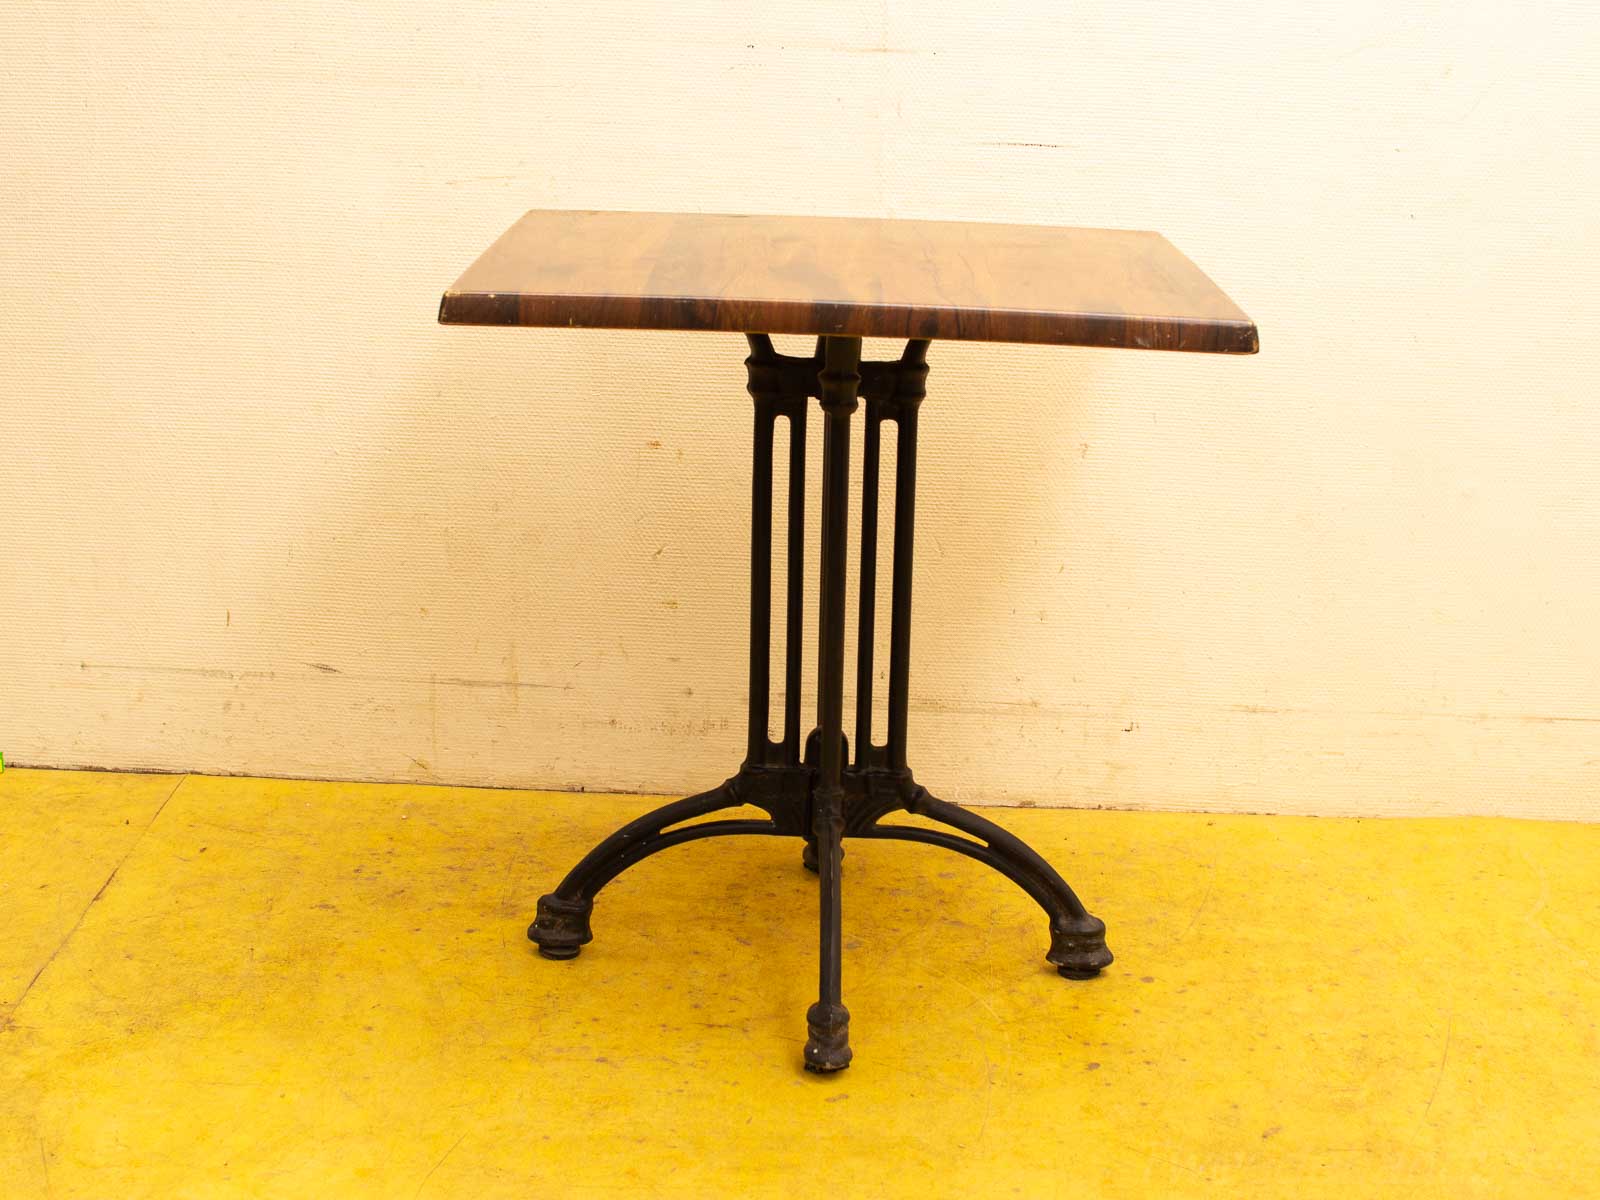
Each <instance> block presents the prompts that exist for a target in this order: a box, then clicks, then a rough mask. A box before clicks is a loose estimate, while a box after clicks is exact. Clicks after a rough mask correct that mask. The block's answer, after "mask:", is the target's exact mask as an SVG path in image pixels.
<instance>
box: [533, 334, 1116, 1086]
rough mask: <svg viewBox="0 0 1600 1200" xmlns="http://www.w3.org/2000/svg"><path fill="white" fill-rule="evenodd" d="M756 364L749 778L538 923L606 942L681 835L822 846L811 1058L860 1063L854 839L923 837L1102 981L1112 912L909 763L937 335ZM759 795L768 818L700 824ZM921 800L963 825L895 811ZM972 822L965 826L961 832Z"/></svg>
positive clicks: (560, 938) (652, 834)
mask: <svg viewBox="0 0 1600 1200" xmlns="http://www.w3.org/2000/svg"><path fill="white" fill-rule="evenodd" d="M748 340H749V345H750V355H749V357H748V358H746V359H745V367H746V370H747V371H748V374H749V391H750V395H751V398H752V399H753V400H754V402H755V440H754V461H755V471H754V478H753V481H752V487H751V544H750V699H749V719H750V727H749V731H748V740H747V749H746V755H745V761H744V765H743V766H742V767H741V768H740V770H739V773H738V774H737V775H735V776H734V777H733V778H732V779H729V780H728V781H727V782H725V783H723V784H721V785H720V786H718V787H715V788H713V789H711V790H710V791H709V792H703V793H701V794H700V795H698V796H690V797H688V798H687V799H684V800H678V801H675V802H673V803H671V804H667V805H664V806H663V807H661V808H658V809H656V810H655V811H654V812H651V813H646V814H645V815H644V816H642V817H639V818H638V819H637V820H634V821H631V822H629V823H628V824H627V825H625V826H623V827H622V828H621V829H619V830H618V831H617V832H616V833H614V834H612V835H611V836H610V837H608V838H607V839H605V841H603V842H601V843H600V844H599V845H598V846H596V847H595V848H594V849H593V850H591V851H590V852H589V853H588V854H587V855H586V856H585V857H584V858H583V860H582V861H581V862H579V863H578V865H577V866H575V867H574V868H573V869H572V870H571V871H570V872H569V873H568V874H567V877H566V878H565V879H563V880H562V881H561V884H560V886H558V887H557V888H556V890H555V891H554V892H552V893H550V894H549V895H547V896H543V897H541V898H540V900H539V910H538V915H537V917H536V919H535V920H534V922H533V924H532V926H530V927H529V929H528V936H529V937H530V938H531V939H533V941H535V942H537V943H538V945H539V950H540V953H542V954H544V955H545V956H546V957H548V958H574V957H576V956H577V954H578V951H579V949H580V948H581V947H582V946H583V945H584V944H586V943H587V942H588V941H589V940H590V937H591V934H590V930H589V915H590V913H591V911H592V910H593V908H594V897H595V894H596V893H597V892H598V891H599V890H600V889H601V888H602V887H604V886H605V885H606V884H607V883H609V882H610V881H611V880H612V879H614V878H615V877H616V876H617V875H618V874H620V873H621V872H622V871H624V870H626V869H627V868H628V867H630V866H632V865H633V864H634V863H636V862H639V861H640V860H642V859H644V858H647V857H649V856H650V855H652V854H655V853H656V852H658V851H660V850H665V849H667V848H668V847H670V846H677V845H681V844H683V843H684V842H689V841H695V840H698V839H700V838H707V837H718V836H721V835H723V834H776V835H784V836H791V837H801V838H803V839H805V842H806V855H805V862H806V865H807V866H809V867H811V868H812V869H814V870H816V871H817V873H818V875H819V877H820V884H821V895H820V918H821V919H820V922H819V924H820V930H819V932H820V937H819V947H818V948H819V951H820V955H819V959H820V961H819V970H818V999H817V1003H816V1004H814V1005H812V1006H811V1008H810V1010H809V1011H808V1012H807V1028H808V1033H809V1037H808V1040H807V1042H806V1050H805V1065H806V1067H807V1068H808V1069H810V1070H814V1071H837V1070H840V1069H842V1068H844V1067H846V1066H848V1065H849V1062H850V1044H849V1022H850V1014H849V1012H848V1011H847V1010H846V1009H845V1007H844V1003H843V987H842V978H841V967H842V961H841V960H842V952H841V951H842V937H841V929H842V922H841V888H840V874H841V859H842V856H843V839H844V838H845V837H861V838H874V839H882V840H898V841H907V842H920V843H922V844H924V845H931V846H939V847H942V848H944V849H946V850H952V851H954V852H955V853H957V854H963V855H966V856H967V857H968V858H972V859H975V860H977V861H978V862H981V863H985V864H986V865H988V866H990V867H993V868H994V869H995V870H997V871H999V872H1000V873H1001V874H1003V875H1005V876H1006V877H1007V878H1008V879H1010V880H1012V882H1014V883H1015V884H1017V886H1018V887H1020V888H1022V890H1023V891H1025V892H1026V893H1027V894H1028V895H1029V896H1031V897H1033V899H1034V900H1035V901H1036V902H1037V903H1038V904H1039V906H1040V907H1041V908H1043V909H1044V911H1045V913H1046V915H1047V916H1048V917H1049V919H1050V950H1049V952H1048V953H1047V954H1046V955H1045V958H1046V960H1047V961H1048V962H1050V963H1052V964H1054V965H1055V967H1056V969H1057V970H1058V971H1059V972H1060V973H1061V974H1062V975H1064V976H1067V977H1068V978H1071V979H1087V978H1090V977H1091V976H1093V975H1096V974H1098V973H1099V972H1100V970H1101V969H1102V968H1104V967H1105V966H1107V965H1108V964H1109V963H1110V962H1111V952H1110V951H1109V950H1108V949H1106V943H1105V925H1104V924H1103V923H1102V922H1101V921H1100V920H1099V919H1098V918H1096V917H1094V916H1091V915H1090V914H1089V913H1088V912H1087V911H1085V909H1084V907H1083V904H1082V903H1081V902H1080V901H1079V900H1078V897H1077V895H1076V894H1074V892H1073V891H1072V889H1071V888H1070V887H1069V886H1068V885H1067V883H1066V881H1065V880H1064V879H1062V878H1061V876H1060V875H1059V874H1057V873H1056V871H1055V869H1054V868H1053V867H1051V866H1050V864H1049V863H1047V862H1046V861H1045V860H1044V859H1043V858H1041V857H1040V856H1039V855H1038V854H1037V853H1036V852H1035V851H1034V850H1033V849H1031V848H1030V847H1029V846H1028V845H1027V844H1026V843H1024V842H1023V841H1022V840H1021V839H1019V838H1017V837H1016V836H1015V835H1013V834H1011V833H1008V832H1007V831H1006V830H1004V829H1002V828H1001V827H1000V826H998V825H996V824H995V823H994V822H992V821H989V820H987V819H986V818H984V817H980V816H978V815H977V814H976V813H972V812H968V811H967V810H966V809H963V808H960V807H959V806H957V805H954V804H949V803H946V802H945V801H943V800H940V799H938V798H937V797H935V796H933V795H932V794H930V793H929V792H928V791H927V789H926V788H924V787H922V786H921V785H920V784H918V783H917V782H916V781H915V780H914V779H913V777H912V774H911V771H910V769H909V768H908V767H907V765H906V727H907V717H908V712H909V708H910V670H911V574H912V553H913V537H914V529H915V503H916V484H917V466H916V457H917V413H918V408H919V405H920V404H921V402H922V399H923V396H924V393H925V383H926V380H927V374H928V367H927V361H926V359H927V351H928V343H927V341H926V340H920V339H919V340H914V341H912V342H910V343H908V344H907V346H906V348H905V352H904V353H903V354H902V355H901V357H900V358H899V359H897V360H894V361H890V362H862V361H861V339H860V338H845V337H823V338H819V339H818V340H817V347H816V351H815V352H814V353H813V354H812V355H811V356H810V357H806V358H801V357H797V356H793V355H784V354H779V353H777V351H776V350H775V349H774V348H773V345H772V339H771V338H769V337H768V336H766V335H765V334H750V335H748ZM811 397H816V398H817V399H819V400H820V401H821V406H822V412H823V479H822V571H821V580H820V585H821V591H820V593H819V596H820V600H819V605H818V631H817V634H818V636H817V643H818V650H817V727H816V728H815V729H813V730H812V731H811V733H810V735H809V736H807V737H806V738H805V739H804V741H803V742H802V739H801V736H800V670H801V666H800V664H801V637H802V629H801V625H802V619H803V601H804V588H803V582H802V580H803V574H804V547H805V433H806V411H807V408H808V404H809V399H810V398H811ZM858 398H859V399H861V400H864V401H865V402H866V435H865V439H864V444H863V460H862V483H863V492H862V497H863V498H862V529H861V554H862V561H861V593H860V596H859V597H858V607H857V646H856V714H855V716H856V731H855V736H856V745H855V757H854V763H853V764H852V763H851V761H850V748H849V741H848V739H847V738H846V737H845V735H844V711H843V709H844V606H845V557H846V550H847V545H846V543H847V540H848V526H849V520H848V518H849V513H848V511H847V510H848V500H849V462H850V417H851V414H852V413H853V412H854V411H855V409H856V407H857V403H858ZM780 416H781V417H785V418H786V419H787V420H788V421H789V505H788V508H789V515H788V531H787V535H788V545H787V552H788V553H787V567H788V569H787V579H788V583H787V594H786V597H785V600H786V603H785V606H784V607H785V630H786V640H785V654H784V719H783V737H782V739H781V740H780V741H776V742H774V741H773V740H772V739H771V737H770V736H769V734H768V718H769V716H770V713H771V682H772V681H771V670H770V662H771V649H772V646H771V636H772V633H771V630H772V490H773V438H774V429H775V424H776V421H777V418H778V417H780ZM884 421H894V422H895V424H896V426H897V429H898V435H899V436H898V438H897V440H896V453H895V505H894V548H893V563H892V567H891V571H892V578H891V596H890V613H889V695H888V728H887V730H886V735H885V742H884V744H883V745H881V746H880V745H874V744H873V742H872V692H873V686H872V684H873V680H872V668H873V650H872V641H873V635H874V632H875V628H876V612H875V602H876V584H877V558H878V485H879V470H880V465H879V457H880V453H879V452H880V446H881V428H882V423H883V422H884ZM744 805H753V806H755V807H757V808H760V809H763V810H764V811H765V812H766V813H767V816H768V819H767V820H765V821H762V820H727V819H724V820H716V821H702V822H699V823H696V824H685V822H693V821H696V820H697V819H698V818H701V817H706V816H709V815H711V814H712V813H715V812H719V811H722V810H725V809H729V808H738V807H741V806H744ZM894 812H909V813H911V814H913V815H915V816H920V817H923V818H926V819H929V820H932V821H936V822H938V823H940V824H942V825H945V826H948V827H949V828H950V829H952V830H954V831H955V832H953V833H947V832H945V831H943V830H935V829H927V828H924V827H921V826H916V825H898V824H893V823H888V824H885V823H883V822H882V821H881V818H882V817H884V816H886V815H888V814H890V813H894ZM958 835H964V836H958Z"/></svg>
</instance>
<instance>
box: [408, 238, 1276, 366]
mask: <svg viewBox="0 0 1600 1200" xmlns="http://www.w3.org/2000/svg"><path fill="white" fill-rule="evenodd" d="M439 320H440V321H442V322H444V323H446V324H460V325H544V326H554V325H559V326H571V327H576V328H597V329H702V330H723V331H726V332H730V333H805V334H835V335H847V336H859V337H907V338H952V339H961V340H970V341H985V342H1044V343H1055V344H1061V345H1079V346H1125V347H1131V348H1134V349H1141V350H1186V351H1200V352H1209V353H1224V354H1253V353H1255V351H1256V349H1257V338H1256V327H1255V325H1254V323H1253V322H1252V321H1251V320H1250V318H1249V317H1247V316H1245V314H1244V313H1243V312H1241V311H1240V309H1239V307H1238V305H1236V304H1234V302H1233V301H1232V300H1230V299H1229V298H1228V297H1227V296H1226V295H1225V294H1224V293H1223V292H1222V290H1221V289H1220V288H1218V287H1217V285H1216V284H1214V283H1212V282H1211V280H1210V279H1208V278H1207V277H1206V276H1205V274H1204V273H1203V272H1202V271H1201V270H1200V269H1199V268H1198V267H1196V266H1195V265H1194V264H1193V263H1192V262H1190V261H1189V260H1188V259H1187V258H1185V257H1184V256H1183V255H1182V254H1181V253H1179V252H1178V250H1177V249H1176V248H1174V247H1173V245H1172V244H1171V243H1170V242H1168V241H1167V240H1166V239H1165V238H1164V237H1162V236H1161V235H1160V234H1158V233H1146V232H1138V231H1131V230H1115V229H1074V228H1066V227H1053V226H1039V225H983V224H971V223H965V222H952V221H895V220H877V219H855V218H842V217H770V216H769V217H761V216H715V215H695V214H681V213H621V212H564V211H538V210H536V211H533V212H530V213H527V214H526V215H524V216H523V217H522V219H521V220H519V221H518V222H517V223H516V224H515V225H513V226H512V227H511V228H510V229H509V230H507V231H506V232H505V233H504V234H503V235H501V237H500V238H499V240H498V241H496V242H495V243H494V245H492V246H490V247H489V249H488V250H487V251H485V252H484V253H483V255H482V256H481V257H480V258H479V259H478V260H477V262H475V263H473V264H472V266H470V267H469V268H467V271H466V273H465V274H464V275H462V276H461V278H460V279H459V280H457V281H456V283H455V285H454V286H452V287H451V288H450V290H449V291H447V292H445V294H444V300H443V302H442V303H441V304H440V306H439Z"/></svg>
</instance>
